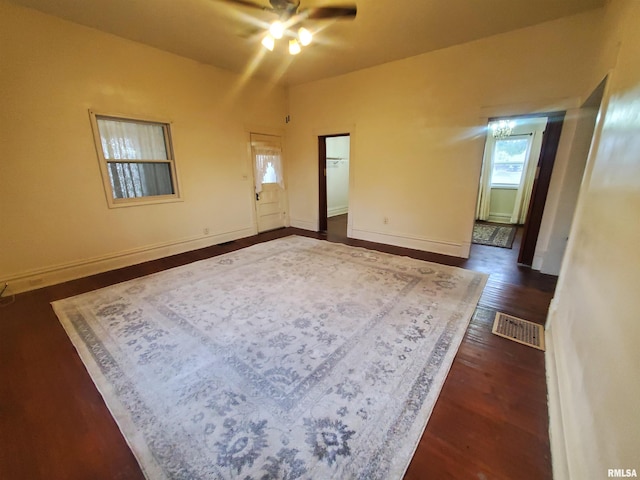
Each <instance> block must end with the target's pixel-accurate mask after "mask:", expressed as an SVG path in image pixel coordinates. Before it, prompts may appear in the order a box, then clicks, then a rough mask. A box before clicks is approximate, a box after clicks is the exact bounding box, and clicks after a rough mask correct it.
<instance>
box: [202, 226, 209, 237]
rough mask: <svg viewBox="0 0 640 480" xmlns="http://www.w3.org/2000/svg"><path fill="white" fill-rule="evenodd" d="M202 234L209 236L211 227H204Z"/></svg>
mask: <svg viewBox="0 0 640 480" xmlns="http://www.w3.org/2000/svg"><path fill="white" fill-rule="evenodd" d="M202 233H204V234H205V235H209V227H204V228H203V229H202Z"/></svg>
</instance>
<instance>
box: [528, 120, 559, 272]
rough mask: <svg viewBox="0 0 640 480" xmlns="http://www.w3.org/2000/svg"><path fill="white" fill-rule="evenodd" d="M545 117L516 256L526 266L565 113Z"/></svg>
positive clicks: (535, 241) (544, 199) (529, 259)
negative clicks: (538, 157) (545, 123)
mask: <svg viewBox="0 0 640 480" xmlns="http://www.w3.org/2000/svg"><path fill="white" fill-rule="evenodd" d="M546 116H547V117H548V121H547V128H546V130H545V132H544V135H543V137H542V147H541V149H540V159H539V160H538V167H537V168H538V172H537V173H536V179H535V181H534V183H533V189H532V191H531V201H530V202H529V210H528V212H527V217H526V220H525V224H524V232H523V234H522V243H521V244H520V252H519V254H518V263H520V264H523V265H528V266H531V265H532V264H533V257H534V254H535V251H536V244H537V243H538V235H539V234H540V226H541V225H542V215H543V213H544V206H545V203H546V201H547V194H548V193H549V185H550V184H551V174H552V173H553V165H554V163H555V160H556V153H557V152H558V145H559V143H560V135H561V134H562V125H563V123H564V116H565V112H554V113H550V114H548V115H546Z"/></svg>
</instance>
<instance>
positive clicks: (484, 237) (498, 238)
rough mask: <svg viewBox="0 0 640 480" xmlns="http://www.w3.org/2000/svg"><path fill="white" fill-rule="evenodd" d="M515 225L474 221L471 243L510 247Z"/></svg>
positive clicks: (514, 233) (515, 229)
mask: <svg viewBox="0 0 640 480" xmlns="http://www.w3.org/2000/svg"><path fill="white" fill-rule="evenodd" d="M516 231H517V227H515V226H514V225H496V224H493V223H475V224H474V226H473V240H472V241H473V243H477V244H479V245H489V246H492V247H502V248H511V247H512V246H513V239H514V238H515V237H516Z"/></svg>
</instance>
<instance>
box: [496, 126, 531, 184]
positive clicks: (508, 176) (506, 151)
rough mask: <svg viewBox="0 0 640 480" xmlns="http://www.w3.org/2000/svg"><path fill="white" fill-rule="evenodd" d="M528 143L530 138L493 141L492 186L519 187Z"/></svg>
mask: <svg viewBox="0 0 640 480" xmlns="http://www.w3.org/2000/svg"><path fill="white" fill-rule="evenodd" d="M530 143H531V137H530V136H526V137H516V138H509V137H507V138H503V139H498V140H496V141H495V145H494V147H493V169H492V171H491V185H492V186H498V187H514V188H517V187H518V186H519V185H520V181H521V179H522V171H523V169H524V165H525V163H526V160H527V154H528V152H529V144H530Z"/></svg>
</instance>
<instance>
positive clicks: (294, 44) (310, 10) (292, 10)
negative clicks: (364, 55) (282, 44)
mask: <svg viewBox="0 0 640 480" xmlns="http://www.w3.org/2000/svg"><path fill="white" fill-rule="evenodd" d="M223 1H225V2H227V3H233V4H235V5H241V6H244V7H249V8H252V9H256V10H262V11H266V12H271V13H274V14H276V15H277V16H278V19H277V20H275V21H273V22H272V23H271V25H270V26H269V30H268V32H266V34H265V36H264V38H263V39H262V45H263V46H264V47H265V48H267V49H268V50H273V49H274V47H275V41H276V40H278V39H280V38H282V37H283V36H285V35H287V36H288V37H292V38H290V40H289V53H290V54H291V55H296V54H298V53H300V51H301V50H302V47H303V46H307V45H309V44H310V43H311V41H312V39H313V34H312V33H311V32H310V31H309V30H307V29H306V28H304V27H303V26H301V23H303V22H304V21H305V20H327V19H332V18H335V19H341V18H343V19H354V18H355V17H356V14H357V12H358V9H357V7H356V5H355V4H352V5H343V6H325V7H307V8H303V9H300V0H269V3H270V5H271V6H270V7H267V6H265V5H263V4H260V3H257V2H255V1H252V0H223ZM294 27H298V28H297V29H296V30H294Z"/></svg>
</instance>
